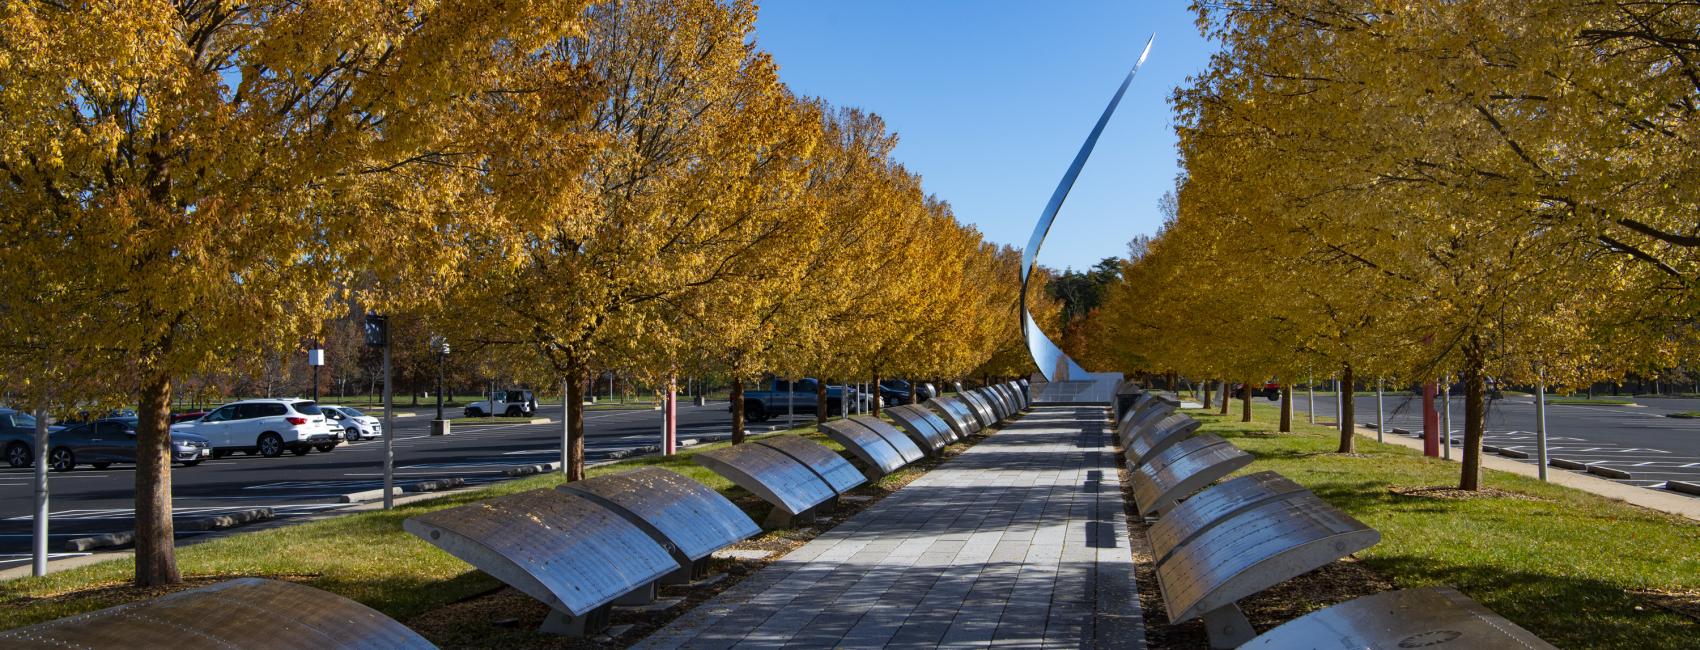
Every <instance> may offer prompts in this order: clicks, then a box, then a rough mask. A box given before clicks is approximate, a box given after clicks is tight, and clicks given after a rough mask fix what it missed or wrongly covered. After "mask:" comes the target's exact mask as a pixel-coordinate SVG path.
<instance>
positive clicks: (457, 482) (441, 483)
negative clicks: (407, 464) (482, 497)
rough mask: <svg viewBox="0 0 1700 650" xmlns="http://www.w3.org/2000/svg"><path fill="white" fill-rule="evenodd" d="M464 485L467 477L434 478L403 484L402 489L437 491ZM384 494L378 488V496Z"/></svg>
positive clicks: (408, 490)
mask: <svg viewBox="0 0 1700 650" xmlns="http://www.w3.org/2000/svg"><path fill="white" fill-rule="evenodd" d="M464 485H466V479H463V478H460V477H455V478H439V479H434V480H430V481H420V482H418V483H411V484H408V485H405V486H403V487H402V490H403V491H406V492H436V491H438V490H452V489H454V488H457V487H461V486H464ZM383 495H384V491H383V490H378V496H383Z"/></svg>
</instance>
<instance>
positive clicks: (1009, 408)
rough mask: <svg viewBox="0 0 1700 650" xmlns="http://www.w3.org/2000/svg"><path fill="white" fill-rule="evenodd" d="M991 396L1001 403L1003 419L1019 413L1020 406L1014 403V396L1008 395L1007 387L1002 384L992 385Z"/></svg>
mask: <svg viewBox="0 0 1700 650" xmlns="http://www.w3.org/2000/svg"><path fill="white" fill-rule="evenodd" d="M990 389H991V391H992V394H993V395H995V396H997V398H998V401H1000V402H1002V403H1003V410H1004V414H1003V415H1004V417H1006V418H1007V417H1010V416H1013V415H1015V414H1016V413H1018V412H1020V411H1021V405H1020V404H1017V403H1015V395H1012V394H1010V392H1009V387H1008V386H1005V385H1003V384H992V385H991V388H990Z"/></svg>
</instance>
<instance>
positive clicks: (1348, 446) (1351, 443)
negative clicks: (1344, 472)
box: [1335, 363, 1358, 454]
mask: <svg viewBox="0 0 1700 650" xmlns="http://www.w3.org/2000/svg"><path fill="white" fill-rule="evenodd" d="M1355 381H1356V380H1355V379H1354V378H1353V377H1352V364H1349V363H1348V364H1346V367H1345V369H1344V370H1342V371H1341V373H1340V384H1339V386H1340V393H1339V395H1337V396H1336V397H1335V398H1336V399H1338V400H1340V421H1339V422H1337V423H1336V424H1338V425H1340V449H1339V450H1338V451H1339V452H1340V453H1342V454H1350V453H1352V452H1354V451H1357V440H1358V434H1357V432H1356V427H1354V426H1353V425H1352V421H1353V420H1355V419H1356V418H1357V413H1356V410H1357V409H1356V406H1357V405H1356V404H1353V403H1352V388H1353V387H1354V386H1355V385H1356V384H1355V383H1354V382H1355Z"/></svg>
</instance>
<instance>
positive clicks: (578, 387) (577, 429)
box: [561, 369, 588, 481]
mask: <svg viewBox="0 0 1700 650" xmlns="http://www.w3.org/2000/svg"><path fill="white" fill-rule="evenodd" d="M587 372H588V371H586V370H584V369H574V370H573V371H572V372H568V373H567V376H568V377H571V378H572V379H571V380H569V381H567V403H566V404H562V405H561V409H562V411H563V413H564V417H566V419H567V480H568V481H582V480H584V406H583V405H584V384H585V382H584V379H583V378H584V377H585V376H586V374H587Z"/></svg>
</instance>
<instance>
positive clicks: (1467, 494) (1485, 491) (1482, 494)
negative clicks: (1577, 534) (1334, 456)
mask: <svg viewBox="0 0 1700 650" xmlns="http://www.w3.org/2000/svg"><path fill="white" fill-rule="evenodd" d="M1387 491H1388V492H1392V493H1394V494H1397V495H1399V496H1402V497H1412V498H1417V499H1443V500H1446V501H1469V500H1472V499H1517V500H1520V501H1543V500H1544V499H1540V498H1538V497H1533V496H1530V495H1527V494H1523V493H1521V492H1511V491H1508V490H1501V489H1498V488H1490V487H1485V488H1481V489H1479V490H1460V489H1458V488H1455V487H1451V486H1446V485H1428V486H1421V487H1412V486H1405V485H1389V486H1387Z"/></svg>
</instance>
